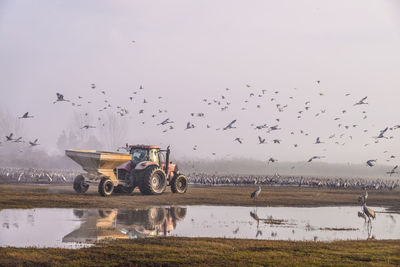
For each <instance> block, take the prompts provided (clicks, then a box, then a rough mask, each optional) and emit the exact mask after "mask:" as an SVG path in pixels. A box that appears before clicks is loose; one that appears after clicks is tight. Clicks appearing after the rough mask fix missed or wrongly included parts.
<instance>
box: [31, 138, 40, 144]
mask: <svg viewBox="0 0 400 267" xmlns="http://www.w3.org/2000/svg"><path fill="white" fill-rule="evenodd" d="M37 141H38V139H37V138H36V139H35V141H33V142H29V144H30V145H31V146H37V145H40V144H38V142H37Z"/></svg>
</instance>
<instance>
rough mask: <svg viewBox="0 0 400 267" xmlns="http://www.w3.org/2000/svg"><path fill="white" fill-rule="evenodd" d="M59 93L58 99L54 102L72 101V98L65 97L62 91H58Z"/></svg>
mask: <svg viewBox="0 0 400 267" xmlns="http://www.w3.org/2000/svg"><path fill="white" fill-rule="evenodd" d="M56 95H57V100H56V101H54V102H53V104H55V103H57V102H62V101H66V102H71V101H70V100H67V99H65V98H64V95H62V94H60V93H56Z"/></svg>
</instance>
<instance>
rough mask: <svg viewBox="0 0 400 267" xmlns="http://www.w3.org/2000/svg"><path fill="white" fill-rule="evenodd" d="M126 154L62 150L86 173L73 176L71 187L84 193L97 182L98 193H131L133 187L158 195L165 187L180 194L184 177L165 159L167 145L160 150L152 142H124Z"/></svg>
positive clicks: (143, 192)
mask: <svg viewBox="0 0 400 267" xmlns="http://www.w3.org/2000/svg"><path fill="white" fill-rule="evenodd" d="M126 149H127V151H129V155H128V154H123V153H113V152H100V151H93V150H66V152H65V153H66V155H67V156H68V157H70V158H71V159H72V160H74V161H75V162H77V163H78V164H79V165H81V166H82V168H83V169H84V170H85V171H86V173H83V174H80V175H78V176H77V177H75V179H74V185H73V187H74V190H75V191H76V192H77V193H80V194H82V193H85V192H86V191H87V190H88V188H89V184H90V183H96V182H99V184H98V192H99V194H100V195H102V196H110V195H111V194H112V193H113V192H114V193H131V192H132V191H133V190H134V189H135V188H136V187H139V190H140V192H141V193H142V194H144V195H160V194H162V193H163V192H164V191H165V189H166V187H167V186H170V187H171V191H172V192H173V193H179V194H183V193H185V192H186V190H187V187H188V180H187V178H186V177H185V175H183V174H181V173H180V172H179V170H178V166H177V165H176V164H173V163H172V162H170V161H169V155H170V149H169V146H168V147H167V149H165V150H161V147H159V146H152V145H128V144H127V145H126Z"/></svg>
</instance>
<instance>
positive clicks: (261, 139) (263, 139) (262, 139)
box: [258, 136, 265, 144]
mask: <svg viewBox="0 0 400 267" xmlns="http://www.w3.org/2000/svg"><path fill="white" fill-rule="evenodd" d="M258 142H259V144H265V138H261V136H258Z"/></svg>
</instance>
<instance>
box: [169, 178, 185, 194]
mask: <svg viewBox="0 0 400 267" xmlns="http://www.w3.org/2000/svg"><path fill="white" fill-rule="evenodd" d="M187 188H188V180H187V178H186V177H185V175H182V174H181V175H178V176H175V177H174V178H172V181H171V191H172V193H179V194H184V193H185V192H186V190H187Z"/></svg>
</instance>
